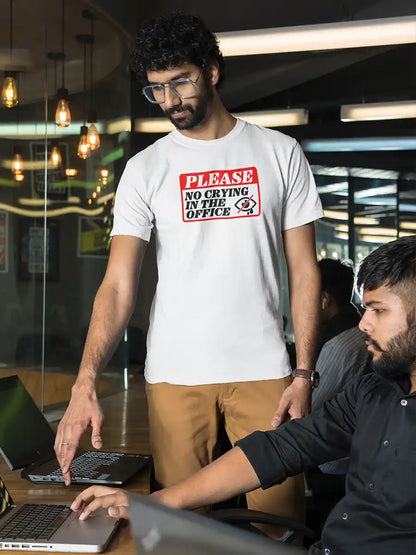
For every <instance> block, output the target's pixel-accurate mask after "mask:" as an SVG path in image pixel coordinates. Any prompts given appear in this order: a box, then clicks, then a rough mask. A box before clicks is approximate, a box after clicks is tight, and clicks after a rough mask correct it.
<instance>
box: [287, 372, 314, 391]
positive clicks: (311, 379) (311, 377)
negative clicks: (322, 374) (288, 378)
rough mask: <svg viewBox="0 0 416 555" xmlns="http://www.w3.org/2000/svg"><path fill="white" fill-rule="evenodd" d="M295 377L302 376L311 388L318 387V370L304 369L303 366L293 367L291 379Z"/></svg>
mask: <svg viewBox="0 0 416 555" xmlns="http://www.w3.org/2000/svg"><path fill="white" fill-rule="evenodd" d="M295 378H304V379H305V380H308V381H309V382H310V384H311V386H312V389H315V387H318V385H319V372H316V371H315V370H305V369H304V368H295V369H294V370H292V380H294V379H295Z"/></svg>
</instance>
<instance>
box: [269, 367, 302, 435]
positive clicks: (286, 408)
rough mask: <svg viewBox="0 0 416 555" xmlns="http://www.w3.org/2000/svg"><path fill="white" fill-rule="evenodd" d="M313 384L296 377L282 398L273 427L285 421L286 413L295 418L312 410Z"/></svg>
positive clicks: (273, 420) (274, 417)
mask: <svg viewBox="0 0 416 555" xmlns="http://www.w3.org/2000/svg"><path fill="white" fill-rule="evenodd" d="M310 405H311V386H310V383H309V381H308V380H305V379H304V378H295V379H294V380H293V382H292V383H291V384H290V385H289V387H287V388H286V389H285V390H284V392H283V395H282V398H281V399H280V403H279V406H278V408H277V411H276V413H275V415H274V416H273V419H272V426H273V428H277V427H278V426H280V424H282V422H284V420H285V417H286V414H288V415H289V416H290V419H291V420H292V419H293V418H303V417H304V416H306V415H307V414H308V413H309V411H310Z"/></svg>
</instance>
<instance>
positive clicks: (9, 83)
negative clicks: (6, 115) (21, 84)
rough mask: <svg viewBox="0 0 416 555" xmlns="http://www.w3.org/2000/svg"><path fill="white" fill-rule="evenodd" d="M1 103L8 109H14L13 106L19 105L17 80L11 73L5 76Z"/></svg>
mask: <svg viewBox="0 0 416 555" xmlns="http://www.w3.org/2000/svg"><path fill="white" fill-rule="evenodd" d="M1 101H2V104H3V106H6V108H13V106H16V104H19V99H18V96H17V84H16V78H15V76H14V75H12V74H11V73H6V75H5V78H4V85H3V89H2V91H1Z"/></svg>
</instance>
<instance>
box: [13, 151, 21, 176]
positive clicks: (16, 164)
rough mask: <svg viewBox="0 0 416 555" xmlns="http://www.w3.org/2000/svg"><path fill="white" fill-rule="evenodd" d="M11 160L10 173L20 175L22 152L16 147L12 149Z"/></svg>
mask: <svg viewBox="0 0 416 555" xmlns="http://www.w3.org/2000/svg"><path fill="white" fill-rule="evenodd" d="M13 153H14V155H13V160H12V173H16V174H17V173H21V172H22V171H23V158H22V151H21V149H20V148H19V147H18V146H15V147H14V149H13Z"/></svg>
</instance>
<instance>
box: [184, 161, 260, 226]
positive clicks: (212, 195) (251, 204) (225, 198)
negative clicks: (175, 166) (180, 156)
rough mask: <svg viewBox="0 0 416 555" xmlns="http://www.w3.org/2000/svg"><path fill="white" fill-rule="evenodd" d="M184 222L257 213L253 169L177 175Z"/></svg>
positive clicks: (256, 190) (257, 182) (256, 178)
mask: <svg viewBox="0 0 416 555" xmlns="http://www.w3.org/2000/svg"><path fill="white" fill-rule="evenodd" d="M179 183H180V187H181V195H182V219H183V221H184V222H200V221H204V220H224V219H225V220H226V219H231V218H249V217H253V216H259V215H260V212H261V203H260V188H259V180H258V175H257V169H256V168H254V167H251V168H239V169H234V170H217V171H210V172H198V173H183V174H181V175H180V176H179Z"/></svg>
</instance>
